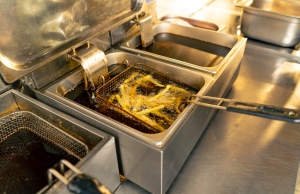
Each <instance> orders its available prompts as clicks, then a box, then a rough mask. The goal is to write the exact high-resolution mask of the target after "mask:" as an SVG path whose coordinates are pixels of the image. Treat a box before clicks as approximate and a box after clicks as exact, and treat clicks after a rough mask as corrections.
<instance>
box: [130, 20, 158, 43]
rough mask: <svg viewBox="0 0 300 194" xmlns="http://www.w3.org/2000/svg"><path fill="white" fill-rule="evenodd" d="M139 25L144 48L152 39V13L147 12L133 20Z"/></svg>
mask: <svg viewBox="0 0 300 194" xmlns="http://www.w3.org/2000/svg"><path fill="white" fill-rule="evenodd" d="M134 22H135V23H136V24H138V25H139V26H140V33H141V41H142V47H143V48H146V47H147V46H149V45H150V44H151V43H152V42H153V41H154V39H153V29H152V15H150V14H147V15H145V16H141V17H139V18H137V19H135V20H134Z"/></svg>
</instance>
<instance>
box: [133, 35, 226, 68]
mask: <svg viewBox="0 0 300 194" xmlns="http://www.w3.org/2000/svg"><path fill="white" fill-rule="evenodd" d="M137 49H141V50H146V51H148V52H151V53H155V54H158V55H162V56H165V57H169V58H172V59H177V60H179V61H183V62H187V63H191V64H194V65H197V66H201V67H213V66H216V65H218V64H219V63H220V62H221V61H222V60H223V58H224V57H225V56H226V55H227V54H228V53H229V51H230V48H227V47H223V46H220V45H215V44H212V43H209V42H204V41H201V40H197V39H193V38H188V37H184V36H179V35H174V34H167V33H161V34H157V35H156V36H155V37H154V42H153V43H152V44H151V45H149V46H148V47H146V48H142V47H141V45H140V46H138V47H137Z"/></svg>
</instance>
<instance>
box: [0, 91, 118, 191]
mask: <svg viewBox="0 0 300 194" xmlns="http://www.w3.org/2000/svg"><path fill="white" fill-rule="evenodd" d="M0 99H1V102H2V103H1V105H0V117H4V116H6V115H11V114H13V113H14V114H16V113H23V112H25V113H28V114H34V115H36V118H40V119H43V120H45V121H46V122H48V123H50V124H52V125H53V126H55V127H56V128H59V129H60V130H61V131H63V132H65V133H66V134H68V135H71V136H72V137H74V138H76V139H78V140H80V141H81V142H82V143H84V144H85V145H87V147H88V149H89V152H88V153H87V155H85V156H84V157H83V158H82V159H81V160H80V161H79V162H78V163H77V164H76V167H77V168H79V169H81V170H82V171H83V172H85V173H87V174H90V175H91V176H93V177H95V178H97V179H98V180H99V181H100V182H102V183H103V184H104V185H107V187H108V188H109V189H110V190H112V191H114V190H115V189H116V188H117V187H118V185H119V184H120V179H119V171H118V163H117V155H116V148H115V139H114V138H113V137H111V136H110V135H107V134H106V133H104V132H101V131H100V130H98V129H96V128H94V127H92V126H90V125H87V124H85V123H83V122H81V121H79V120H77V119H74V118H72V117H70V116H68V115H66V114H64V113H62V112H60V111H57V110H55V109H53V108H51V107H48V106H46V105H44V104H43V103H41V102H38V101H36V100H34V99H32V98H30V97H28V96H25V95H24V94H22V93H19V92H17V91H14V90H10V91H7V92H5V93H3V94H1V95H0ZM1 124H3V123H1ZM24 127H25V126H24ZM39 130H40V129H39ZM40 162H43V161H40ZM20 173H21V172H20ZM67 176H68V177H73V176H74V173H71V172H69V173H67ZM45 178H47V177H46V173H45ZM24 181H25V180H24ZM2 189H3V188H2ZM2 189H1V190H2ZM42 190H43V192H45V191H46V192H47V193H60V192H62V193H63V192H66V191H67V190H66V187H65V185H64V184H63V183H62V182H57V183H55V184H54V185H53V186H52V187H50V188H48V186H47V185H45V187H44V189H42ZM42 190H41V191H42ZM24 192H25V191H24Z"/></svg>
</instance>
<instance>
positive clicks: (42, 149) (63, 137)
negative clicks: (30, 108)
mask: <svg viewBox="0 0 300 194" xmlns="http://www.w3.org/2000/svg"><path fill="white" fill-rule="evenodd" d="M87 153H88V148H87V146H86V145H85V144H83V143H82V142H80V141H78V140H77V139H75V138H73V137H72V136H70V135H68V134H67V133H65V132H63V131H61V130H60V129H58V128H56V127H55V126H53V125H52V124H50V123H48V122H47V121H45V120H43V119H41V118H40V117H38V116H36V115H35V114H32V113H31V112H27V111H19V112H15V113H12V114H9V115H7V116H5V117H2V118H0V191H1V192H2V191H3V192H7V193H14V192H16V193H17V192H37V191H38V190H39V189H41V188H42V187H44V186H45V185H46V184H47V176H46V171H47V169H48V168H50V167H53V165H55V164H56V163H57V162H59V160H60V159H62V158H64V159H66V160H68V161H70V162H71V163H73V164H76V163H77V162H78V161H79V160H80V159H82V158H83V157H84V156H85V155H86V154H87ZM40 160H42V161H40Z"/></svg>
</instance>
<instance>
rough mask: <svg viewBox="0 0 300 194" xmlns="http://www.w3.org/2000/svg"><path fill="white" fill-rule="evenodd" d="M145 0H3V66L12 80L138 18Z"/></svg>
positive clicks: (3, 72)
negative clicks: (137, 15) (135, 17)
mask: <svg viewBox="0 0 300 194" xmlns="http://www.w3.org/2000/svg"><path fill="white" fill-rule="evenodd" d="M145 5H146V2H145V1H144V0H22V1H20V0H0V61H1V63H0V72H1V75H2V77H3V79H4V80H5V81H6V82H8V83H12V82H14V81H16V80H18V79H20V78H21V77H23V76H25V75H26V74H28V73H30V72H31V71H33V70H35V69H37V68H39V67H41V66H42V65H44V64H46V63H48V62H50V61H51V60H53V59H55V58H57V57H59V56H61V55H63V54H66V53H68V52H69V51H70V48H71V47H77V46H80V45H81V44H83V42H85V41H87V40H89V39H91V38H92V37H94V36H96V35H99V34H101V33H104V32H107V31H109V30H111V29H112V28H114V27H116V26H118V25H120V24H121V23H123V22H125V21H127V20H129V19H132V17H133V16H135V15H136V14H139V12H141V11H142V10H143V9H144V8H145Z"/></svg>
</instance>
